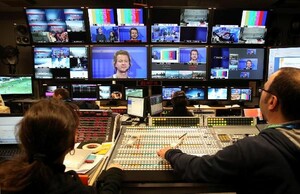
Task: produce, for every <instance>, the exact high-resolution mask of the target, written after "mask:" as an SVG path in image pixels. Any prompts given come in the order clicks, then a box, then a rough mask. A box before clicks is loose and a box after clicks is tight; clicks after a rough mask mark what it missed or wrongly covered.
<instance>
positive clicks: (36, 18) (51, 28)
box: [25, 8, 87, 44]
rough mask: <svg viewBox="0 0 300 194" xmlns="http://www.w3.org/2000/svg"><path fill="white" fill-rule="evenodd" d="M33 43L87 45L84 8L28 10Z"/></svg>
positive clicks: (27, 15) (26, 10)
mask: <svg viewBox="0 0 300 194" xmlns="http://www.w3.org/2000/svg"><path fill="white" fill-rule="evenodd" d="M25 12H26V17H27V21H28V24H29V27H30V32H31V38H32V42H33V43H35V44H39V43H54V44H62V43H86V42H87V41H86V39H87V34H86V24H85V19H84V8H72V9H63V8H47V9H42V8H41V9H38V8H37V9H36V8H26V9H25Z"/></svg>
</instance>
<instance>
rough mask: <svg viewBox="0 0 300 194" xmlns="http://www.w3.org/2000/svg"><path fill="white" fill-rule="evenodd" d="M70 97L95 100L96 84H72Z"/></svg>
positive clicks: (78, 99)
mask: <svg viewBox="0 0 300 194" xmlns="http://www.w3.org/2000/svg"><path fill="white" fill-rule="evenodd" d="M71 97H72V100H74V101H96V100H97V99H98V94H97V84H72V85H71Z"/></svg>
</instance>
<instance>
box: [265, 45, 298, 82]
mask: <svg viewBox="0 0 300 194" xmlns="http://www.w3.org/2000/svg"><path fill="white" fill-rule="evenodd" d="M282 67H295V68H300V47H287V48H270V49H269V62H268V77H270V76H271V75H272V74H273V73H274V72H276V71H277V70H279V69H280V68H282Z"/></svg>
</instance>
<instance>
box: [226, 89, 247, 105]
mask: <svg viewBox="0 0 300 194" xmlns="http://www.w3.org/2000/svg"><path fill="white" fill-rule="evenodd" d="M229 100H230V101H239V102H245V101H251V100H252V88H249V87H231V88H230V99H229Z"/></svg>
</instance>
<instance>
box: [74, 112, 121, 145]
mask: <svg viewBox="0 0 300 194" xmlns="http://www.w3.org/2000/svg"><path fill="white" fill-rule="evenodd" d="M79 114H80V125H79V127H78V131H77V139H76V142H87V141H88V142H89V141H93V142H104V141H111V140H112V137H113V134H114V131H115V129H116V122H115V121H116V118H117V117H118V115H117V114H116V113H112V112H111V111H100V110H80V112H79Z"/></svg>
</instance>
